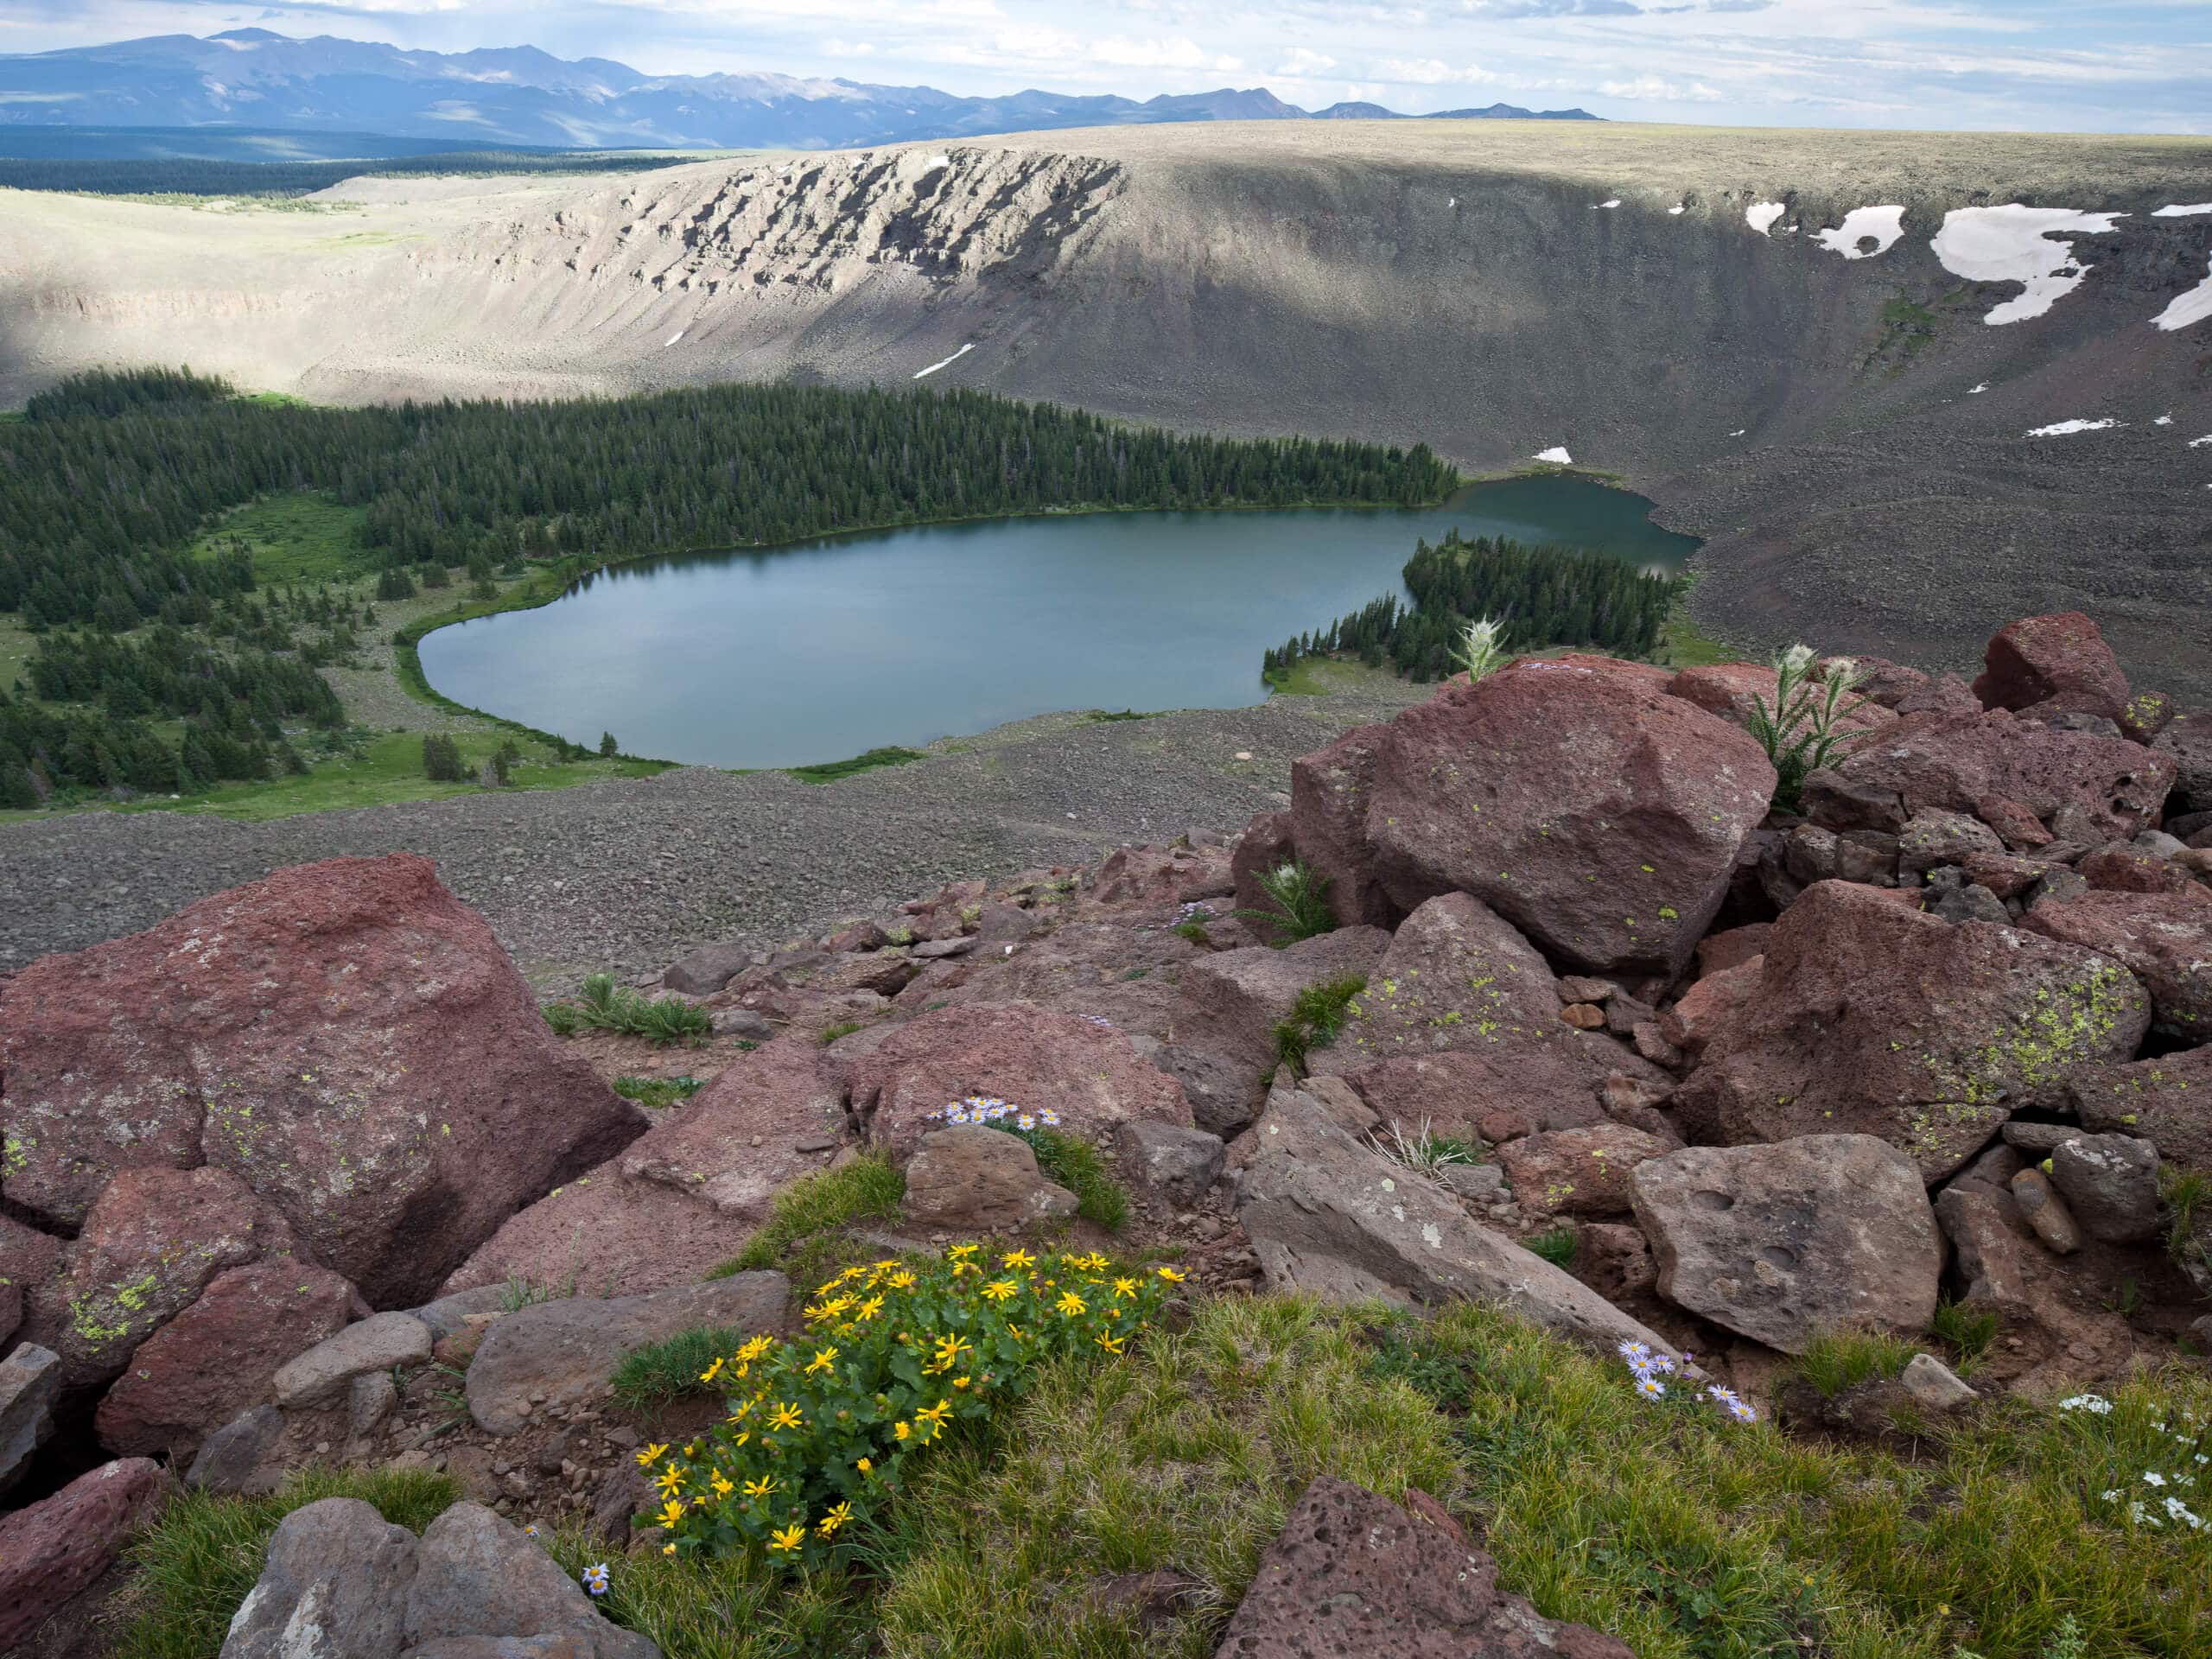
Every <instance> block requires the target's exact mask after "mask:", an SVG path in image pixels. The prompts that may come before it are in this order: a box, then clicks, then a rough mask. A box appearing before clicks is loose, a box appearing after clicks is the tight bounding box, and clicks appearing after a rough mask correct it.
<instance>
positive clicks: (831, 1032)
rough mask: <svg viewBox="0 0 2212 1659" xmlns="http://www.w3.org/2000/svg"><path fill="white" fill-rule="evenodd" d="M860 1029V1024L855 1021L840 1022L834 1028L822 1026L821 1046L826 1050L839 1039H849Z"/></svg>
mask: <svg viewBox="0 0 2212 1659" xmlns="http://www.w3.org/2000/svg"><path fill="white" fill-rule="evenodd" d="M860 1028H861V1022H860V1021H859V1020H839V1021H837V1023H836V1025H834V1026H824V1027H823V1028H822V1046H823V1047H824V1048H827V1047H829V1045H830V1044H832V1043H834V1042H836V1040H837V1039H839V1038H840V1037H849V1036H851V1035H852V1034H853V1033H855V1032H856V1031H858V1030H859V1029H860Z"/></svg>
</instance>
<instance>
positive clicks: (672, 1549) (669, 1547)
mask: <svg viewBox="0 0 2212 1659" xmlns="http://www.w3.org/2000/svg"><path fill="white" fill-rule="evenodd" d="M660 1553H661V1554H664V1555H673V1554H676V1546H675V1545H674V1544H663V1545H662V1546H661V1547H660Z"/></svg>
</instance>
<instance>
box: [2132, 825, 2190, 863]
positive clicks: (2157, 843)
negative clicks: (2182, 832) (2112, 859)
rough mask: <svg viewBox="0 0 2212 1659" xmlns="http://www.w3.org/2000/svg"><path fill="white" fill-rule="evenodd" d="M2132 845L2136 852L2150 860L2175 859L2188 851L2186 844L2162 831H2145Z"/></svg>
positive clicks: (2179, 838) (2178, 837)
mask: <svg viewBox="0 0 2212 1659" xmlns="http://www.w3.org/2000/svg"><path fill="white" fill-rule="evenodd" d="M2132 845H2133V847H2134V849H2135V850H2136V851H2137V852H2139V853H2142V854H2144V855H2146V856H2148V857H2151V858H2175V857H2177V856H2179V855H2181V854H2183V853H2185V852H2187V851H2188V850H2189V843H2188V842H2185V841H2183V839H2182V838H2181V837H2180V836H2170V835H2168V834H2167V833H2166V832H2165V831H2164V830H2163V829H2145V831H2144V832H2143V833H2142V834H2141V835H2139V836H2136V837H2135V840H2134V841H2133V843H2132Z"/></svg>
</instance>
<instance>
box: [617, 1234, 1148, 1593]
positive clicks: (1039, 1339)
mask: <svg viewBox="0 0 2212 1659" xmlns="http://www.w3.org/2000/svg"><path fill="white" fill-rule="evenodd" d="M1180 1276H1181V1275H1180V1274H1177V1273H1176V1272H1175V1270H1174V1269H1173V1268H1157V1269H1154V1270H1152V1271H1149V1272H1139V1271H1138V1270H1135V1269H1130V1270H1127V1271H1123V1270H1121V1269H1117V1268H1115V1267H1114V1266H1113V1264H1111V1263H1110V1262H1109V1261H1108V1259H1107V1258H1106V1257H1105V1256H1103V1255H1060V1256H1058V1257H1057V1258H1056V1259H1054V1260H1053V1261H1052V1262H1038V1261H1037V1260H1036V1258H1035V1257H1033V1256H1032V1255H1029V1254H1028V1253H1027V1252H1026V1251H1020V1250H1017V1251H1013V1252H1010V1253H1009V1254H1007V1255H1005V1256H1003V1257H1001V1259H1000V1261H999V1262H998V1264H997V1266H996V1267H995V1268H993V1267H988V1266H986V1265H985V1264H983V1262H982V1261H981V1260H980V1249H979V1247H978V1246H976V1245H973V1244H961V1245H955V1246H954V1247H953V1248H952V1249H950V1250H949V1251H948V1252H946V1255H945V1257H944V1260H943V1261H942V1262H925V1263H921V1264H918V1265H916V1266H906V1265H904V1264H902V1263H900V1262H896V1261H882V1262H876V1263H874V1265H872V1266H869V1267H854V1268H847V1269H846V1270H845V1272H844V1273H842V1274H840V1275H839V1276H838V1277H837V1278H836V1279H834V1280H832V1281H829V1283H828V1284H825V1285H823V1287H822V1288H821V1290H820V1291H819V1292H818V1293H817V1300H816V1301H815V1302H813V1303H812V1304H811V1305H810V1306H808V1307H807V1308H806V1309H805V1310H804V1319H805V1321H806V1325H807V1331H806V1334H805V1335H804V1337H803V1338H800V1339H798V1340H797V1341H794V1342H781V1341H778V1340H777V1339H775V1338H772V1337H768V1336H756V1337H753V1338H748V1339H747V1341H746V1342H744V1343H743V1344H740V1345H737V1346H736V1347H735V1348H734V1351H732V1352H731V1353H729V1354H728V1355H727V1356H725V1357H721V1358H720V1359H718V1360H717V1361H716V1362H715V1363H712V1364H709V1365H708V1366H706V1367H704V1368H703V1371H702V1376H701V1377H700V1381H701V1382H702V1383H714V1382H716V1381H720V1382H721V1384H722V1386H723V1387H724V1388H726V1389H728V1391H729V1401H728V1403H729V1406H730V1417H729V1419H728V1421H725V1422H723V1423H721V1424H719V1425H717V1426H716V1427H714V1428H712V1429H710V1430H709V1431H708V1432H707V1433H706V1434H705V1435H703V1436H702V1437H701V1438H700V1439H699V1440H696V1441H694V1442H693V1443H692V1445H693V1446H694V1447H696V1452H694V1451H692V1450H690V1449H688V1448H687V1449H684V1450H677V1449H676V1448H673V1447H670V1446H647V1447H645V1449H644V1450H643V1451H641V1452H639V1462H640V1463H641V1464H643V1465H645V1467H646V1468H647V1469H649V1470H651V1471H652V1478H653V1481H654V1484H656V1485H657V1486H658V1489H659V1491H660V1494H661V1507H660V1509H659V1510H658V1511H657V1516H658V1524H659V1525H660V1527H661V1529H662V1531H663V1534H664V1538H665V1539H666V1540H667V1541H669V1542H672V1543H673V1544H674V1545H675V1547H676V1550H677V1554H678V1555H680V1556H682V1555H694V1554H707V1555H721V1554H733V1553H739V1552H742V1553H746V1554H759V1555H761V1556H764V1557H765V1558H766V1560H768V1561H770V1562H771V1563H772V1564H774V1565H777V1566H780V1567H791V1568H794V1569H795V1568H798V1567H806V1566H811V1565H813V1564H815V1563H817V1562H819V1561H822V1560H827V1559H829V1558H830V1557H831V1556H832V1555H833V1554H836V1552H837V1551H838V1550H839V1548H841V1545H842V1539H841V1538H840V1537H839V1534H840V1533H841V1532H842V1531H843V1530H844V1529H846V1528H847V1527H853V1528H855V1529H856V1530H857V1529H861V1528H862V1527H864V1526H865V1524H866V1522H867V1521H868V1516H870V1514H871V1513H872V1512H873V1511H874V1510H876V1509H877V1507H878V1506H879V1505H881V1504H883V1503H885V1501H886V1498H887V1496H890V1495H895V1494H897V1493H899V1492H900V1491H903V1490H904V1489H905V1487H906V1484H907V1481H908V1478H909V1471H910V1470H911V1469H912V1465H915V1464H916V1463H917V1462H918V1461H925V1460H926V1459H928V1458H930V1457H931V1456H932V1455H934V1454H935V1452H937V1450H938V1449H939V1448H941V1447H942V1446H943V1444H944V1441H945V1440H946V1439H947V1437H948V1435H949V1434H950V1433H951V1432H952V1430H953V1426H954V1425H955V1424H958V1423H973V1424H981V1423H982V1421H984V1420H986V1419H988V1417H989V1416H990V1415H991V1414H993V1413H994V1412H995V1411H996V1410H997V1409H999V1408H1000V1407H1001V1404H1002V1403H1005V1402H1013V1401H1016V1400H1018V1399H1020V1396H1021V1395H1024V1394H1026V1393H1027V1392H1028V1391H1029V1390H1030V1389H1031V1388H1032V1387H1033V1386H1034V1385H1035V1383H1036V1381H1037V1377H1038V1375H1039V1371H1040V1370H1042V1369H1043V1368H1044V1367H1045V1366H1046V1365H1047V1364H1049V1363H1051V1362H1052V1360H1054V1359H1057V1358H1063V1357H1075V1356H1083V1357H1107V1356H1113V1355H1116V1354H1119V1353H1121V1352H1122V1351H1123V1350H1124V1348H1125V1347H1126V1346H1127V1344H1129V1343H1130V1342H1131V1341H1132V1340H1134V1339H1135V1338H1137V1337H1138V1335H1139V1333H1141V1332H1143V1331H1144V1330H1145V1329H1146V1328H1147V1325H1148V1324H1149V1322H1150V1320H1151V1319H1152V1317H1153V1316H1154V1313H1156V1312H1157V1311H1158V1309H1159V1307H1160V1303H1161V1301H1162V1300H1163V1299H1164V1297H1165V1295H1166V1292H1167V1291H1168V1289H1169V1287H1170V1285H1171V1284H1172V1283H1173V1281H1175V1280H1177V1279H1179V1278H1180Z"/></svg>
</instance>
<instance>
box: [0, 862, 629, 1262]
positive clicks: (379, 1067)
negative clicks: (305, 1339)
mask: <svg viewBox="0 0 2212 1659" xmlns="http://www.w3.org/2000/svg"><path fill="white" fill-rule="evenodd" d="M461 1033H465V1034H466V1040H461V1039H460V1036H461ZM0 1077H4V1088H5V1090H6V1115H7V1118H8V1122H9V1131H8V1132H9V1136H10V1140H9V1147H10V1152H9V1159H10V1164H11V1166H12V1167H11V1168H10V1171H9V1173H8V1176H7V1181H8V1197H9V1200H10V1204H11V1205H14V1206H16V1211H17V1213H18V1214H19V1215H21V1214H26V1213H27V1214H28V1215H29V1217H32V1218H34V1219H40V1220H43V1221H45V1222H49V1223H51V1224H54V1226H55V1227H56V1228H57V1229H67V1228H71V1227H75V1226H78V1225H79V1224H83V1223H85V1221H86V1217H88V1216H89V1214H90V1213H91V1211H92V1207H93V1204H94V1200H95V1199H96V1198H98V1197H99V1193H100V1192H101V1189H102V1188H103V1187H104V1186H105V1185H107V1183H108V1181H109V1179H110V1178H111V1177H112V1176H114V1175H115V1174H116V1173H117V1172H118V1171H120V1170H124V1169H130V1168H146V1167H158V1168H165V1169H170V1170H176V1169H183V1168H189V1167H192V1166H198V1165H200V1164H202V1163H204V1164H206V1165H207V1166H212V1167H213V1168H216V1169H220V1170H226V1171H228V1172H229V1173H231V1174H232V1175H234V1176H236V1177H237V1178H238V1179H239V1180H241V1181H243V1182H244V1183H245V1185H246V1186H248V1187H250V1188H251V1189H252V1190H253V1191H254V1192H257V1194H259V1195H260V1196H261V1197H262V1198H264V1199H265V1200H267V1201H268V1202H269V1203H270V1204H271V1205H274V1206H275V1207H276V1208H277V1210H279V1211H282V1212H283V1215H284V1216H285V1217H286V1218H287V1219H288V1220H289V1223H290V1224H291V1226H292V1227H293V1229H294V1230H296V1232H297V1234H298V1235H299V1237H300V1240H301V1242H302V1246H303V1247H304V1248H305V1249H307V1251H308V1253H309V1254H310V1255H313V1256H314V1257H315V1259H317V1260H319V1261H321V1262H322V1263H323V1264H324V1265H326V1266H327V1267H329V1268H333V1269H334V1270H335V1271H337V1272H340V1273H342V1274H345V1275H346V1277H347V1278H349V1279H351V1280H353V1281H354V1283H356V1284H357V1285H359V1287H361V1291H362V1294H364V1295H365V1296H366V1297H367V1298H368V1299H369V1300H370V1301H371V1302H372V1303H384V1304H387V1305H388V1304H389V1303H391V1302H393V1301H398V1300H419V1299H420V1297H421V1296H422V1295H423V1294H428V1293H429V1291H430V1290H431V1289H433V1288H434V1287H435V1286H436V1284H437V1283H438V1281H440V1280H441V1279H442V1278H444V1277H445V1275H446V1274H448V1273H449V1272H450V1271H452V1269H453V1268H454V1267H455V1266H457V1265H458V1264H459V1263H460V1262H461V1259H462V1258H463V1257H464V1256H466V1255H467V1253H468V1252H469V1250H471V1249H474V1247H475V1246H476V1245H477V1244H478V1243H481V1242H482V1240H483V1239H484V1238H486V1236H489V1235H490V1234H491V1232H492V1231H493V1229H494V1228H496V1227H497V1226H498V1225H499V1223H500V1222H502V1221H504V1220H505V1218H506V1217H508V1216H509V1215H511V1214H512V1213H513V1212H514V1211H516V1210H517V1209H518V1208H520V1207H521V1206H522V1205H524V1204H525V1203H527V1202H528V1201H529V1200H530V1199H531V1198H535V1197H536V1196H537V1194H538V1193H539V1192H543V1191H544V1190H545V1188H546V1187H547V1186H549V1185H552V1184H553V1183H555V1182H556V1181H557V1180H559V1179H563V1177H564V1176H566V1175H568V1174H569V1173H574V1172H575V1171H579V1170H582V1169H584V1168H587V1167H588V1166H590V1165H592V1164H594V1163H596V1162H598V1161H599V1160H601V1159H602V1158H605V1157H607V1155H608V1154H611V1153H613V1151H615V1150H616V1149H617V1148H618V1147H620V1146H622V1145H623V1144H624V1143H625V1142H626V1141H628V1140H630V1139H631V1138H632V1137H633V1136H634V1135H636V1134H637V1132H638V1128H639V1125H638V1123H637V1122H636V1120H635V1118H634V1116H633V1115H632V1112H631V1110H630V1109H629V1107H628V1106H627V1105H626V1103H624V1102H623V1101H622V1100H620V1098H619V1097H618V1096H615V1095H614V1094H613V1093H612V1092H611V1091H610V1090H608V1089H607V1087H606V1086H605V1085H604V1084H601V1082H600V1081H599V1080H598V1079H597V1078H596V1077H594V1076H593V1075H592V1072H591V1070H590V1067H589V1066H588V1065H586V1064H585V1063H584V1062H583V1061H582V1059H580V1058H574V1057H572V1056H569V1055H567V1054H564V1053H563V1052H562V1051H561V1049H560V1047H559V1046H558V1044H557V1043H556V1040H555V1039H554V1038H553V1036H552V1034H551V1033H550V1032H549V1031H547V1029H546V1027H545V1022H544V1020H543V1018H542V1017H541V1016H540V1015H539V1014H538V1011H537V1000H536V998H535V997H533V996H532V995H531V991H530V988H529V986H528V985H526V984H525V983H524V981H523V978H522V976H521V975H519V974H518V973H517V972H516V971H515V969H514V967H513V964H512V963H510V962H509V961H508V960H507V957H506V955H505V952H504V951H502V950H500V948H499V943H498V941H497V940H496V939H494V938H493V936H492V931H491V930H490V929H489V928H488V927H486V925H485V924H484V921H483V919H482V918H480V917H479V916H478V915H476V914H475V912H473V911H471V910H469V909H467V907H466V906H463V905H462V904H461V902H460V901H459V900H458V899H455V898H454V896H453V895H452V894H451V893H448V892H447V891H446V889H445V888H444V887H441V886H440V885H439V883H438V880H437V876H436V872H435V866H434V865H433V864H432V863H431V861H429V859H427V858H420V857H416V856H414V855H407V854H394V855H391V856H389V857H385V858H371V859H359V858H347V859H332V860H328V861H325V862H323V863H320V864H308V865H302V866H299V867H297V868H290V869H283V870H279V871H277V872H276V873H275V874H271V875H270V876H267V877H265V878H264V879H263V880H259V881H256V882H252V883H251V884H250V885H248V886H245V887H238V888H234V889H232V891H230V892H228V893H218V894H217V895H215V896H214V897H213V898H212V899H203V900H201V901H200V903H198V904H195V905H192V906H188V907H187V908H186V909H184V910H181V911H180V912H177V913H176V914H175V915H174V916H172V917H170V918H168V920H166V921H164V922H162V923H160V924H159V925H156V926H155V927H153V928H150V929H149V930H148V931H145V932H143V933H139V934H135V935H133V936H131V937H130V938H124V939H118V940H115V941H113V942H111V943H110V944H101V945H95V946H94V947H92V949H90V950H82V951H79V952H77V953H76V954H75V955H73V956H63V957H43V958H41V960H39V961H37V962H35V963H32V964H31V965H30V966H29V967H28V968H26V969H23V971H22V972H21V973H20V974H17V975H16V976H15V977H14V978H13V979H12V980H10V981H9V982H7V983H6V984H5V986H4V987H0ZM195 1288H196V1287H195Z"/></svg>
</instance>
